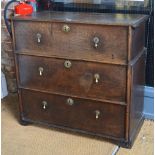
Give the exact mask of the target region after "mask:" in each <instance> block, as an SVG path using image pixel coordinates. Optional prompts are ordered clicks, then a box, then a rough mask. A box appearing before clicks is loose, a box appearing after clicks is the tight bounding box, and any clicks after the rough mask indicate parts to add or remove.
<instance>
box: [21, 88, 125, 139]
mask: <svg viewBox="0 0 155 155" xmlns="http://www.w3.org/2000/svg"><path fill="white" fill-rule="evenodd" d="M21 94H22V107H23V117H24V118H25V119H28V120H32V121H34V122H42V123H46V124H49V125H52V124H53V125H57V126H62V127H63V126H64V127H69V128H73V129H75V130H76V129H78V130H84V131H86V132H91V133H94V134H105V135H107V136H108V135H109V136H113V137H117V138H123V137H124V134H125V129H124V126H125V106H121V105H115V104H109V103H108V104H107V103H104V102H94V101H93V102H92V101H91V100H81V99H78V98H70V97H66V96H59V95H50V94H45V93H44V94H43V93H40V92H35V91H27V90H22V92H21Z"/></svg>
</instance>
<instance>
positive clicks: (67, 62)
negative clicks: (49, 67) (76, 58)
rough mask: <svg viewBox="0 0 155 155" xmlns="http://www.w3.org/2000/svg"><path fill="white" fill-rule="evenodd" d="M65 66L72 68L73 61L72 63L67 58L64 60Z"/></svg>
mask: <svg viewBox="0 0 155 155" xmlns="http://www.w3.org/2000/svg"><path fill="white" fill-rule="evenodd" d="M64 66H65V68H68V69H69V68H71V67H72V63H71V61H69V60H66V61H65V62H64Z"/></svg>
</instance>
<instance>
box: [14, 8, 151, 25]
mask: <svg viewBox="0 0 155 155" xmlns="http://www.w3.org/2000/svg"><path fill="white" fill-rule="evenodd" d="M70 15H72V17H71V16H70ZM79 15H83V17H84V19H80V18H78V16H79ZM54 16H56V17H54ZM96 16H98V17H99V18H100V19H102V17H104V18H105V17H106V16H107V17H106V19H105V20H104V18H103V20H102V21H101V20H100V19H99V18H98V19H97V18H96V21H94V20H91V19H89V18H90V17H94V18H95V17H96ZM108 16H111V17H112V19H111V20H109V19H108ZM43 17H44V18H43ZM130 18H132V19H130ZM148 18H149V15H142V14H120V13H117V14H113V13H94V12H93V13H85V12H62V11H42V12H35V13H33V14H32V15H27V16H20V15H19V16H13V17H12V18H11V20H13V21H23V20H24V21H38V22H53V21H54V22H66V23H81V24H97V25H115V26H132V27H133V28H136V27H137V26H138V25H139V24H140V23H141V22H144V21H147V19H148ZM125 20H128V21H125Z"/></svg>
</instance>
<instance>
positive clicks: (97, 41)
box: [93, 37, 100, 48]
mask: <svg viewBox="0 0 155 155" xmlns="http://www.w3.org/2000/svg"><path fill="white" fill-rule="evenodd" d="M93 42H94V47H95V48H98V44H99V42H100V39H99V38H98V37H94V38H93Z"/></svg>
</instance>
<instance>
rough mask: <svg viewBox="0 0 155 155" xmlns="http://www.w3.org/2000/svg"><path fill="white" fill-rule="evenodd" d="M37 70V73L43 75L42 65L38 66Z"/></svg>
mask: <svg viewBox="0 0 155 155" xmlns="http://www.w3.org/2000/svg"><path fill="white" fill-rule="evenodd" d="M38 71H39V75H40V76H42V75H43V71H44V68H43V67H39V68H38Z"/></svg>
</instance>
